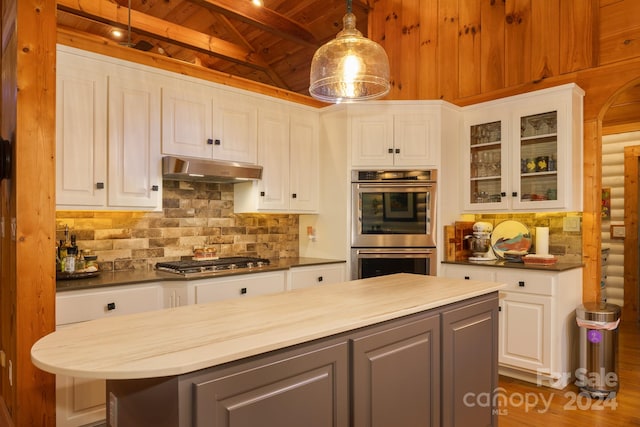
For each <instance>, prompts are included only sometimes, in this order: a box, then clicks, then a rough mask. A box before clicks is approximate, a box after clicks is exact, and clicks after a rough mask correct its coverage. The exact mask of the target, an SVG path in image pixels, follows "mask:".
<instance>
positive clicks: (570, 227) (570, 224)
mask: <svg viewBox="0 0 640 427" xmlns="http://www.w3.org/2000/svg"><path fill="white" fill-rule="evenodd" d="M562 231H580V217H579V216H566V217H564V218H563V220H562Z"/></svg>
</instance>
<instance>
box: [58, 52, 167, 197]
mask: <svg viewBox="0 0 640 427" xmlns="http://www.w3.org/2000/svg"><path fill="white" fill-rule="evenodd" d="M77 52H80V51H75V50H72V49H70V48H62V47H61V48H60V50H59V52H58V68H57V88H58V93H57V100H56V137H57V139H56V150H57V159H56V162H57V168H56V169H57V171H56V204H57V206H58V208H59V209H124V208H126V209H145V210H157V209H161V203H162V197H161V187H162V176H161V171H160V164H161V162H160V147H159V141H160V90H159V86H158V85H157V84H155V83H154V81H153V78H152V77H150V76H149V75H148V73H147V72H145V71H144V70H139V69H135V68H130V67H128V66H124V65H122V64H120V63H118V62H111V61H109V62H105V61H102V60H100V59H99V58H97V57H94V56H90V57H88V56H85V54H84V53H82V54H78V53H77Z"/></svg>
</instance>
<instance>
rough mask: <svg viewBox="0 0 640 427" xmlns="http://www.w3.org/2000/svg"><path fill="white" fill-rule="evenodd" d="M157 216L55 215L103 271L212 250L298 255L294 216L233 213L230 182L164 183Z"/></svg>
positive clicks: (59, 229)
mask: <svg viewBox="0 0 640 427" xmlns="http://www.w3.org/2000/svg"><path fill="white" fill-rule="evenodd" d="M163 185H164V189H163V210H162V212H133V211H58V212H56V229H57V233H56V237H57V239H58V241H59V240H61V239H64V228H65V225H67V226H68V227H69V230H70V233H71V234H75V235H76V238H77V244H78V247H79V248H80V249H84V250H90V251H91V252H93V253H94V254H95V255H98V262H99V264H100V268H101V269H103V270H132V269H151V268H153V266H154V265H155V263H156V262H160V261H173V260H178V259H180V258H181V257H189V256H191V255H192V251H193V247H194V246H205V245H208V246H213V247H215V248H216V250H217V252H218V255H219V256H233V255H248V256H260V257H264V258H270V259H277V258H289V257H297V256H298V221H299V217H298V215H297V214H295V215H294V214H290V215H288V214H234V213H233V184H212V183H204V182H184V181H164V183H163Z"/></svg>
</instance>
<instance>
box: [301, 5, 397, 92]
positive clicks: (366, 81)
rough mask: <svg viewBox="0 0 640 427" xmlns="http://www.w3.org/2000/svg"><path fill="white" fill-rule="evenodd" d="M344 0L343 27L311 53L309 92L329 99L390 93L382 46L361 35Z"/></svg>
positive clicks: (387, 69) (386, 60)
mask: <svg viewBox="0 0 640 427" xmlns="http://www.w3.org/2000/svg"><path fill="white" fill-rule="evenodd" d="M351 11H352V8H351V0H347V14H346V15H345V16H344V18H342V21H343V26H344V27H343V29H342V31H340V32H339V33H338V35H337V36H336V38H335V39H334V40H331V41H330V42H328V43H326V44H325V45H323V46H321V47H320V48H319V49H318V50H317V51H316V53H315V54H314V55H313V60H312V61H311V73H310V84H309V93H311V96H313V97H314V98H316V99H319V100H321V101H325V102H331V103H340V102H355V101H364V100H369V99H376V98H381V97H383V96H385V95H386V94H387V93H389V89H390V84H389V58H388V57H387V53H386V52H385V51H384V49H383V48H382V46H380V45H379V44H378V43H376V42H374V41H372V40H369V39H367V38H365V37H363V36H362V33H361V32H360V31H358V30H357V29H356V16H355V15H354V14H353V13H352V12H351Z"/></svg>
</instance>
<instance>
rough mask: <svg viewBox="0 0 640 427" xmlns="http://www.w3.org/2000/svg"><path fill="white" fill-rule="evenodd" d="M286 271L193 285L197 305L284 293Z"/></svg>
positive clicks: (206, 281) (214, 280) (226, 278)
mask: <svg viewBox="0 0 640 427" xmlns="http://www.w3.org/2000/svg"><path fill="white" fill-rule="evenodd" d="M285 274H286V271H285V270H281V271H270V272H266V273H257V274H243V275H240V276H236V277H225V278H218V279H213V280H205V281H203V282H202V283H197V284H195V285H193V287H194V289H195V303H196V304H205V303H208V302H214V301H222V300H225V299H231V298H239V297H244V296H257V295H266V294H274V293H276V292H284V290H285V281H286V279H285Z"/></svg>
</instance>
